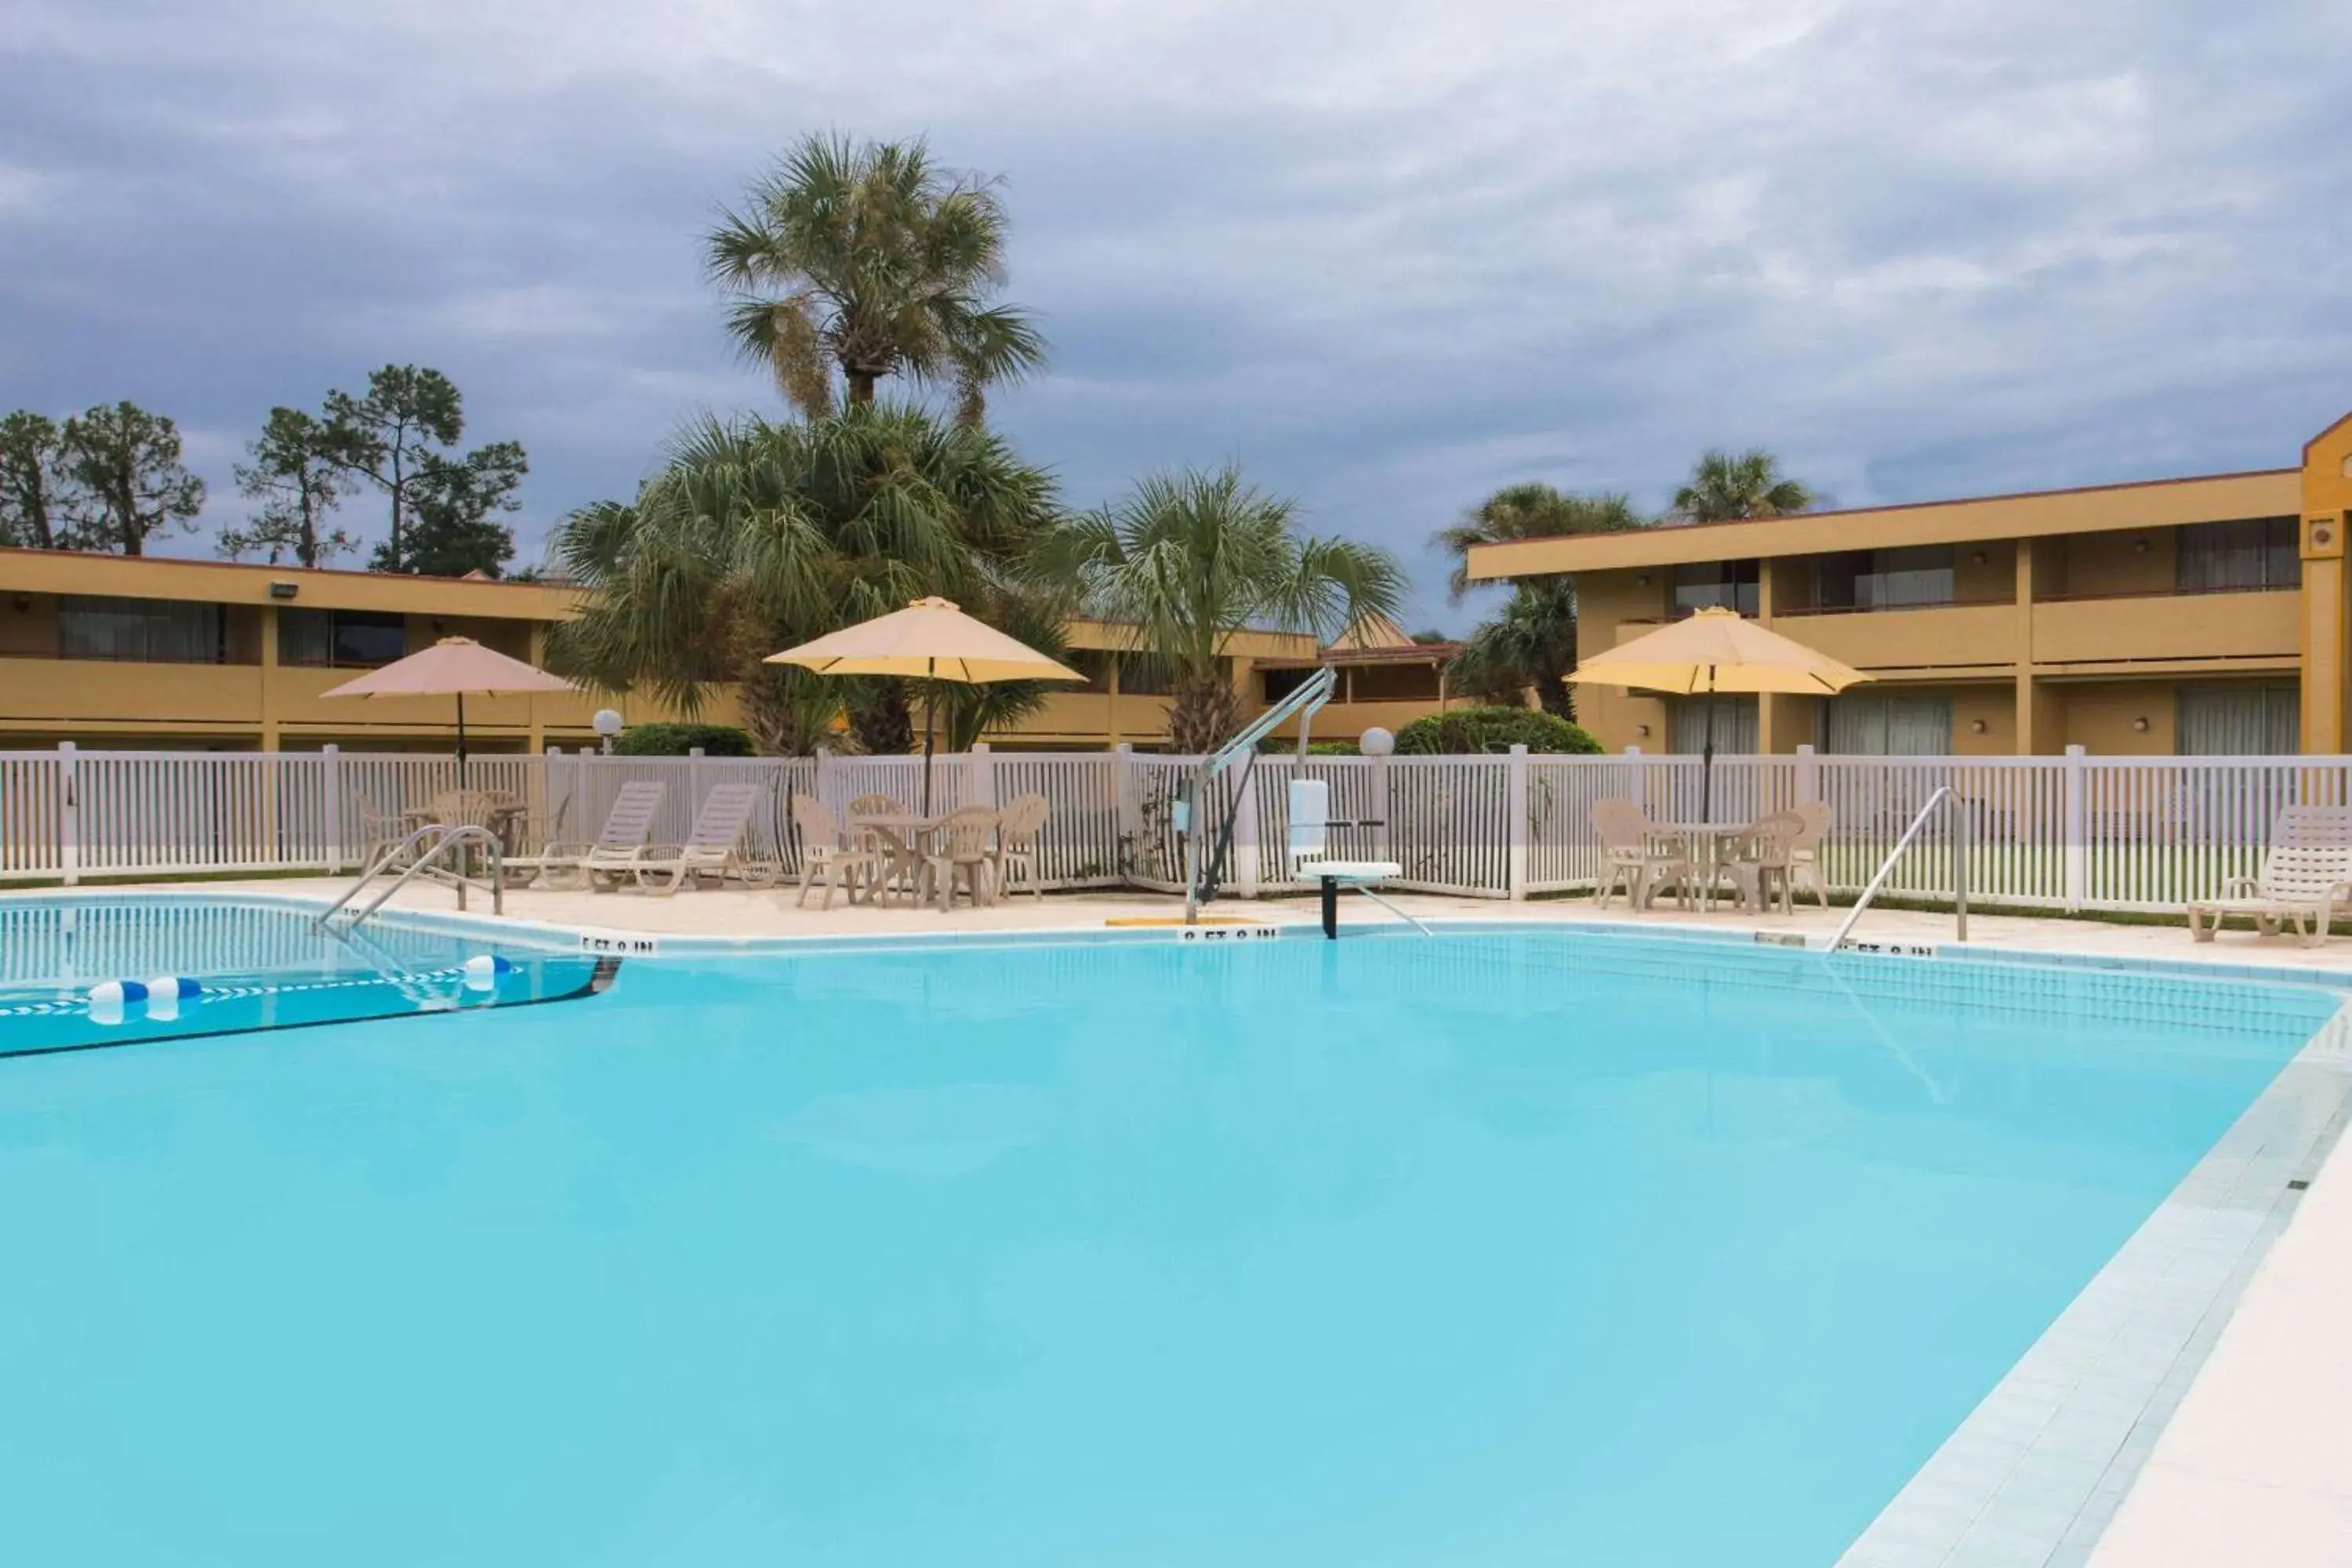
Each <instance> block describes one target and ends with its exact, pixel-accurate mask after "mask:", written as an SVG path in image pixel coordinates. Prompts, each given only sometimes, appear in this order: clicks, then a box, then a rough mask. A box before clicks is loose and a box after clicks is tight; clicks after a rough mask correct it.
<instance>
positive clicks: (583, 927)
mask: <svg viewBox="0 0 2352 1568" xmlns="http://www.w3.org/2000/svg"><path fill="white" fill-rule="evenodd" d="M346 885H347V884H345V883H343V882H341V881H328V880H323V879H322V880H316V881H282V880H281V881H265V882H254V883H249V884H238V883H212V884H206V885H205V886H204V887H203V888H202V889H188V888H187V887H186V886H185V885H184V884H182V885H181V886H180V887H179V889H176V890H181V891H190V890H200V891H203V892H206V893H230V892H246V891H250V892H256V893H264V894H269V895H275V896H281V897H282V896H289V895H291V896H295V897H303V898H316V899H319V900H321V901H324V900H329V899H331V898H333V897H334V896H336V895H338V894H340V893H341V891H342V889H343V888H344V887H345V886H346ZM108 890H110V891H121V890H128V889H108ZM796 896H797V889H784V890H782V891H781V892H742V891H728V892H688V893H683V894H680V895H678V896H677V897H676V898H670V899H662V898H653V897H647V896H644V895H641V894H637V893H635V892H614V893H603V894H598V893H589V892H556V891H541V890H536V889H519V890H516V891H512V892H509V894H508V895H507V913H508V915H509V917H510V918H514V919H518V920H523V921H533V922H541V923H545V924H549V925H555V926H562V927H569V928H572V929H575V930H580V931H608V932H614V933H625V934H634V935H653V936H661V937H669V936H681V937H683V936H697V937H719V938H760V937H845V936H887V935H905V934H910V933H916V932H921V933H926V934H934V933H945V932H955V931H964V932H971V933H975V934H978V933H983V932H1012V931H1055V930H1062V931H1067V930H1078V929H1100V928H1101V927H1102V926H1103V924H1104V922H1105V921H1110V920H1114V919H1119V918H1133V917H1160V918H1166V917H1167V916H1169V915H1171V914H1172V913H1179V912H1181V903H1180V902H1179V900H1175V899H1172V898H1168V897H1160V896H1156V895H1151V894H1142V893H1132V892H1106V893H1064V894H1055V895H1053V896H1050V897H1048V898H1045V899H1044V900H1033V899H1029V898H1026V897H1024V898H1020V899H1017V900H1013V901H1012V902H1010V903H1006V904H1001V905H998V906H995V907H993V908H988V909H981V910H971V909H958V910H955V911H954V912H952V913H942V912H940V910H935V909H924V910H912V909H907V908H904V907H896V908H884V909H872V908H867V907H866V906H863V905H848V904H845V903H844V902H842V901H841V900H838V899H836V900H835V902H834V904H833V907H832V908H831V909H829V910H820V909H818V908H817V907H816V903H815V900H814V898H812V899H811V900H810V903H809V906H808V907H807V908H805V909H803V908H800V907H798V906H796V905H795V903H794V899H795V898H796ZM1394 902H1395V903H1396V904H1397V906H1398V907H1399V908H1401V909H1402V910H1406V911H1408V912H1409V913H1411V914H1412V915H1414V916H1417V917H1419V918H1421V919H1423V920H1431V919H1451V920H1480V921H1514V922H1517V921H1526V922H1529V923H1533V924H1552V923H1557V924H1562V925H1576V924H1583V923H1589V922H1593V921H1612V922H1620V923H1623V922H1627V921H1632V922H1635V923H1638V924H1641V925H1645V926H1656V927H1660V928H1679V929H1689V928H1693V927H1704V928H1713V929H1718V930H1722V931H1756V930H1769V931H1786V932H1797V933H1803V934H1805V935H1808V936H1818V937H1826V936H1827V935H1828V934H1829V933H1830V932H1832V931H1834V930H1835V928H1836V925H1837V923H1838V921H1841V920H1842V919H1843V916H1844V911H1843V910H1827V911H1822V910H1800V911H1799V913H1797V914H1796V915H1795V916H1793V917H1779V916H1776V917H1771V918H1770V919H1769V920H1764V921H1759V920H1758V919H1756V918H1755V917H1752V916H1748V915H1744V914H1740V913H1737V912H1734V911H1728V910H1722V911H1717V912H1714V913H1711V914H1706V915H1701V914H1696V913H1683V912H1680V911H1676V910H1672V909H1667V910H1659V911H1656V912H1652V913H1643V914H1632V913H1629V912H1628V911H1627V910H1625V909H1624V908H1623V907H1622V905H1620V906H1618V907H1615V908H1612V909H1609V910H1595V909H1594V908H1593V906H1592V903H1591V900H1588V899H1573V900H1529V901H1528V902H1524V903H1507V902H1502V901H1497V900H1486V899H1458V898H1440V897H1433V896H1429V895H1423V894H1401V895H1397V896H1396V898H1395V899H1394ZM484 904H485V900H482V899H480V898H479V897H478V896H477V898H476V899H475V900H474V903H473V910H472V912H474V913H476V914H483V913H487V910H485V908H484ZM397 907H401V908H406V909H415V910H431V911H435V912H454V910H455V902H454V900H453V898H452V896H451V894H450V893H449V892H448V891H447V890H446V889H437V888H434V889H424V888H418V889H406V890H404V892H403V894H402V896H401V897H400V899H399V900H398V906H397ZM1216 912H1218V913H1219V914H1226V915H1233V914H1240V915H1246V916H1249V917H1251V918H1255V919H1260V920H1265V921H1279V922H1284V923H1297V924H1308V925H1311V924H1312V923H1313V922H1314V921H1315V920H1316V919H1317V910H1316V905H1315V903H1314V901H1313V900H1307V899H1295V900H1267V901H1262V902H1256V903H1246V904H1244V903H1237V902H1226V903H1223V904H1221V905H1219V906H1218V908H1217V911H1216ZM1341 918H1342V921H1343V924H1344V925H1346V926H1351V927H1353V926H1370V925H1373V924H1383V923H1393V917H1391V916H1390V915H1389V914H1387V913H1386V912H1384V911H1382V910H1380V909H1379V908H1378V907H1377V906H1375V905H1372V904H1370V903H1369V902H1368V901H1366V900H1361V899H1357V898H1352V897H1351V898H1349V899H1348V900H1345V902H1344V903H1343V905H1342V916H1341ZM1969 925H1970V929H1969V944H1970V946H1972V947H1977V948H1984V949H1991V950H1997V951H2000V952H2014V953H2017V954H2020V955H2029V954H2036V953H2046V954H2051V955H2053V956H2055V955H2060V954H2068V955H2078V956H2080V957H2084V958H2090V959H2094V960H2096V959H2124V960H2152V961H2156V962H2159V963H2200V964H2210V965H2213V966H2215V967H2216V970H2217V972H2224V971H2227V970H2229V969H2231V968H2241V967H2243V966H2249V965H2257V966H2261V967H2263V968H2266V969H2274V970H2294V971H2302V972H2308V973H2313V974H2315V976H2316V975H2326V976H2328V977H2331V978H2335V979H2338V980H2340V981H2343V982H2347V983H2352V941H2347V940H2345V939H2342V938H2338V939H2336V941H2333V942H2329V943H2327V944H2326V945H2325V946H2323V947H2319V948H2305V947H2303V946H2301V945H2300V944H2298V943H2296V942H2293V941H2292V940H2286V939H2278V940H2259V939H2256V938H2254V937H2252V935H2250V934H2237V933H2225V934H2224V935H2223V936H2222V938H2221V940H2220V941H2219V942H2214V943H2210V944H2204V943H2193V942H2190V941H2189V936H2188V933H2187V931H2185V930H2184V929H2183V928H2182V927H2180V926H2179V925H2169V926H2156V925H2118V924H2107V923H2105V922H2101V921H2063V920H2039V919H2026V918H2021V917H2018V916H2010V915H1997V914H1977V915H1975V916H1973V917H1972V918H1971V920H1970V922H1969ZM1855 934H1856V936H1857V937H1858V938H1874V939H1878V940H1882V941H1895V942H1926V943H1947V942H1951V941H1952V939H1953V921H1952V917H1951V916H1950V915H1949V914H1929V913H1922V912H1916V911H1907V910H1873V911H1872V912H1871V913H1870V914H1869V915H1867V916H1866V917H1865V918H1864V921H1863V922H1862V924H1861V926H1860V927H1859V928H1858V929H1857V931H1856V932H1855ZM2300 1196H2301V1201H2300V1203H2299V1204H2298V1205H2296V1206H2295V1208H2294V1211H2293V1217H2292V1219H2291V1221H2289V1222H2288V1223H2287V1224H2286V1226H2285V1229H2284V1233H2283V1234H2281V1235H2280V1236H2279V1237H2278V1238H2277V1240H2276V1242H2275V1243H2274V1244H2273V1245H2272V1246H2271V1247H2270V1249H2269V1251H2268V1252H2267V1254H2266V1255H2265V1256H2264V1257H2263V1259H2262V1261H2261V1263H2260V1264H2259V1265H2258V1266H2257V1267H2256V1268H2254V1270H2253V1272H2252V1276H2251V1278H2250V1279H2248V1280H2247V1281H2246V1283H2245V1286H2244V1289H2243V1292H2242V1295H2240V1296H2239V1297H2238V1299H2237V1302H2236V1305H2235V1308H2234V1310H2233V1312H2232V1313H2231V1316H2230V1317H2229V1320H2228V1321H2227V1324H2226V1326H2225V1327H2223V1328H2222V1330H2221V1333H2220V1335H2219V1337H2218V1339H2217V1340H2216V1341H2215V1342H2213V1344H2212V1347H2211V1349H2210V1353H2209V1354H2208V1355H2207V1357H2206V1359H2205V1361H2204V1363H2203V1365H2202V1368H2201V1370H2200V1371H2199V1372H2198V1373H2197V1374H2196V1376H2195V1379H2194V1381H2193V1383H2191V1384H2189V1388H2188V1391H2187V1393H2186V1395H2185V1396H2184V1397H2183V1398H2182V1399H2181V1402H2180V1404H2179V1407H2178V1409H2177V1411H2175V1413H2174V1414H2173V1415H2171V1416H2170V1418H2169V1420H2168V1421H2167V1422H2166V1423H2165V1425H2164V1426H2163V1429H2162V1433H2161V1436H2159V1437H2158V1440H2157V1442H2156V1445H2155V1447H2154V1449H2153V1451H2152V1453H2150V1454H2149V1455H2148V1457H2147V1459H2146V1461H2145V1464H2144V1466H2143V1467H2142V1468H2140V1469H2139V1471H2138V1476H2137V1481H2136V1483H2134V1484H2133V1485H2132V1487H2131V1489H2130V1490H2129V1492H2128V1493H2127V1494H2126V1496H2125V1497H2124V1499H2123V1501H2122V1504H2121V1507H2120V1510H2118V1511H2117V1512H2116V1514H2115V1516H2114V1519H2113V1521H2112V1522H2111V1523H2110V1524H2108V1525H2107V1527H2106V1529H2105V1531H2104V1533H2103V1534H2102V1535H2100V1537H2099V1538H2098V1542H2097V1544H2096V1546H2095V1549H2094V1550H2093V1551H2092V1552H2090V1555H2089V1557H2088V1562H2089V1563H2090V1565H2091V1568H2226V1565H2235V1564H2241V1563H2242V1564H2248V1565H2250V1568H2251V1565H2254V1564H2260V1565H2261V1568H2344V1565H2346V1564H2352V1332H2347V1330H2346V1327H2345V1325H2346V1324H2347V1323H2352V1153H2347V1152H2346V1150H2345V1148H2344V1146H2343V1145H2342V1144H2339V1145H2337V1147H2336V1151H2335V1152H2333V1153H2332V1154H2331V1155H2330V1156H2329V1157H2328V1158H2327V1160H2326V1163H2325V1164H2324V1165H2322V1166H2321V1168H2320V1169H2319V1170H2318V1172H2317V1173H2316V1174H2315V1177H2314V1178H2313V1179H2312V1181H2311V1185H2310V1188H2309V1190H2308V1191H2307V1192H2305V1193H2302V1194H2300ZM1924 1474H1925V1472H1923V1475H1924ZM1995 1544H1996V1545H1997V1544H1998V1543H1995ZM2010 1547H2011V1550H2009V1551H2007V1552H1995V1554H1993V1555H1986V1554H1985V1553H1984V1552H1981V1551H1976V1552H1960V1551H1954V1552H1950V1553H1949V1554H1948V1555H1947V1554H1944V1553H1942V1552H1940V1551H1937V1552H1927V1553H1926V1554H1922V1555H1917V1556H1914V1557H1909V1558H1906V1561H1912V1562H1917V1563H1938V1564H1948V1565H1949V1568H1961V1564H1963V1563H1968V1564H1977V1563H1987V1564H1990V1563H2001V1564H2013V1565H2015V1568H2029V1565H2031V1568H2041V1565H2043V1564H2052V1563H2077V1562H2081V1561H2083V1560H2084V1559H2083V1558H2082V1557H2081V1555H2080V1554H2079V1553H2078V1552H2062V1551H2055V1550H2051V1549H2048V1548H2046V1547H2045V1546H2043V1545H2040V1544H2030V1543H2028V1542H2023V1541H2016V1542H2011V1543H2010ZM1888 1560H1889V1561H1892V1560H1893V1559H1892V1558H1889V1559H1888Z"/></svg>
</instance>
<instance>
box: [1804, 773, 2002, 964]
mask: <svg viewBox="0 0 2352 1568" xmlns="http://www.w3.org/2000/svg"><path fill="white" fill-rule="evenodd" d="M1939 805H1963V806H1964V805H1967V803H1966V802H1965V801H1963V800H1961V799H1960V797H1959V796H1958V795H1954V794H1953V793H1952V786H1951V785H1949V784H1937V786H1936V793H1935V794H1933V795H1929V796H1928V797H1927V805H1923V806H1921V807H1920V808H1919V815H1918V816H1915V817H1913V818H1912V819H1911V826H1908V827H1906V828H1905V829H1904V830H1903V837H1900V838H1898V839H1896V840H1895V847H1894V848H1892V849H1890V850H1888V851H1887V852H1886V858H1885V859H1884V860H1882V861H1880V862H1879V863H1878V870H1877V873H1876V874H1875V875H1874V876H1873V877H1872V878H1871V879H1870V885H1869V886H1868V887H1866V888H1864V889H1863V890H1862V897H1860V898H1858V899H1856V900H1854V901H1853V909H1851V910H1847V911H1846V917H1845V919H1844V921H1842V922H1841V923H1840V924H1839V926H1838V929H1837V935H1835V936H1833V937H1832V938H1830V947H1829V950H1830V951H1831V952H1836V951H1837V950H1838V949H1839V948H1842V947H1843V946H1844V945H1845V939H1846V933H1847V932H1848V931H1852V930H1853V923H1854V921H1858V920H1860V919H1862V911H1863V910H1866V909H1868V908H1870V900H1873V899H1874V898H1876V897H1877V896H1878V889H1881V888H1882V887H1885V885H1886V879H1887V877H1888V876H1889V875H1890V874H1891V873H1892V872H1893V871H1894V869H1895V862H1896V861H1897V860H1900V859H1901V858H1903V851H1905V850H1906V849H1908V848H1910V847H1911V840H1913V839H1914V838H1916V837H1919V829H1921V828H1922V827H1925V826H1927V818H1929V817H1930V816H1934V815H1935V814H1936V808H1937V806H1939ZM1956 820H1957V821H1958V829H1957V830H1956V831H1955V832H1954V833H1953V835H1952V910H1953V913H1954V914H1955V916H1957V918H1958V931H1957V932H1956V933H1955V934H1956V936H1957V937H1958V940H1959V941H1961V942H1966V941H1968V940H1969V848H1970V847H1971V846H1970V845H1969V832H1968V827H1969V814H1968V813H1967V812H1966V811H1965V810H1964V811H1962V812H1961V813H1960V814H1959V816H1958V818H1957V819H1956Z"/></svg>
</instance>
